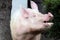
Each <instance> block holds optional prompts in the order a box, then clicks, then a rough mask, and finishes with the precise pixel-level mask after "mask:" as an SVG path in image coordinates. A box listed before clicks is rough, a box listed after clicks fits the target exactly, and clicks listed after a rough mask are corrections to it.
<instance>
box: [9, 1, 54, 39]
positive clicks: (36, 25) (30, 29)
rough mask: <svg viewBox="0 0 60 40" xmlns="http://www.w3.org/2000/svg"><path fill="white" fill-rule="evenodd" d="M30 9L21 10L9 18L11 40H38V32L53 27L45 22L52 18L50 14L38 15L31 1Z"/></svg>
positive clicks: (36, 7)
mask: <svg viewBox="0 0 60 40" xmlns="http://www.w3.org/2000/svg"><path fill="white" fill-rule="evenodd" d="M31 7H32V9H30V8H27V9H25V8H21V10H17V11H16V12H15V14H14V15H12V16H11V21H10V28H11V34H12V38H13V40H40V38H41V33H40V32H41V31H42V30H46V29H49V28H51V26H52V25H53V23H51V22H47V21H49V20H50V19H51V18H53V15H52V14H51V13H50V12H49V13H48V14H42V13H40V12H39V10H38V6H37V4H36V3H35V2H33V1H31ZM44 21H46V22H47V23H44ZM38 31H39V32H38ZM36 32H38V33H36Z"/></svg>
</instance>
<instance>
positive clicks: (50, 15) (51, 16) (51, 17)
mask: <svg viewBox="0 0 60 40" xmlns="http://www.w3.org/2000/svg"><path fill="white" fill-rule="evenodd" d="M48 15H49V18H50V20H52V19H53V15H52V14H51V13H50V12H48Z"/></svg>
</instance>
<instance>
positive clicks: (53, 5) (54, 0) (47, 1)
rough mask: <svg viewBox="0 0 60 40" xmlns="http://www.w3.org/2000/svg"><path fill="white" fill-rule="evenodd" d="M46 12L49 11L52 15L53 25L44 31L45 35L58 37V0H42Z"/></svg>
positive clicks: (59, 34)
mask: <svg viewBox="0 0 60 40" xmlns="http://www.w3.org/2000/svg"><path fill="white" fill-rule="evenodd" d="M42 5H44V6H45V11H46V12H51V13H52V14H53V15H54V19H53V23H54V25H53V27H52V28H51V29H50V30H49V31H47V32H46V33H45V36H46V37H51V38H55V39H59V38H60V30H59V29H60V0H43V4H42Z"/></svg>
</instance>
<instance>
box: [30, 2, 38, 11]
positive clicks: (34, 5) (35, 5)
mask: <svg viewBox="0 0 60 40" xmlns="http://www.w3.org/2000/svg"><path fill="white" fill-rule="evenodd" d="M31 8H32V9H36V10H38V6H37V4H36V3H35V2H33V1H31Z"/></svg>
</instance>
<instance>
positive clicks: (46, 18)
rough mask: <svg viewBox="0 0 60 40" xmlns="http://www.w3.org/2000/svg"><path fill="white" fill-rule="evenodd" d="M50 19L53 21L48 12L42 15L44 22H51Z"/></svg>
mask: <svg viewBox="0 0 60 40" xmlns="http://www.w3.org/2000/svg"><path fill="white" fill-rule="evenodd" d="M52 19H53V15H52V14H51V13H50V12H48V14H45V15H44V21H51V20H52Z"/></svg>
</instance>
